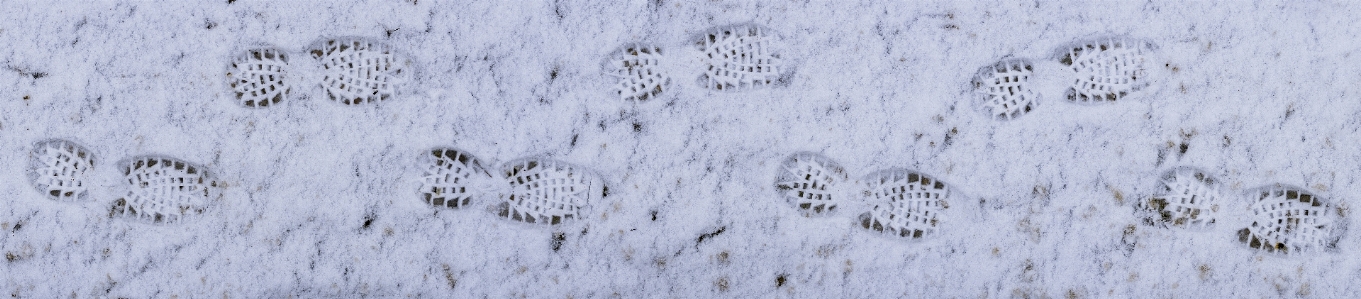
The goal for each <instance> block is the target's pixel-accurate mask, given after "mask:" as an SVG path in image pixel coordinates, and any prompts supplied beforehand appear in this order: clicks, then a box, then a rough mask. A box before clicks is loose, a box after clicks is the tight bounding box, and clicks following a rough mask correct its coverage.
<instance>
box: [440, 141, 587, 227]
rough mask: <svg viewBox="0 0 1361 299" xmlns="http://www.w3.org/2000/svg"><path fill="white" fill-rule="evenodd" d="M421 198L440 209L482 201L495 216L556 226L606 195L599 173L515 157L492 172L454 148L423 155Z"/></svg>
mask: <svg viewBox="0 0 1361 299" xmlns="http://www.w3.org/2000/svg"><path fill="white" fill-rule="evenodd" d="M420 164H421V166H422V168H424V169H425V173H424V175H423V176H422V177H421V187H420V193H421V198H422V199H424V201H425V202H426V203H427V204H430V205H432V206H435V207H439V208H448V209H463V208H466V207H470V206H477V205H482V206H485V207H486V210H487V211H488V212H490V213H492V214H494V215H496V216H498V217H501V218H506V219H510V220H513V221H518V222H525V223H537V224H548V225H554V224H561V223H564V222H567V221H569V220H572V219H577V218H581V217H582V215H583V213H582V212H583V210H584V209H586V207H587V206H588V205H589V204H590V203H591V202H596V201H599V200H600V198H603V197H604V196H605V195H606V190H607V189H606V186H605V183H604V181H603V180H601V178H600V176H599V175H596V174H595V173H593V172H591V171H590V170H587V169H585V168H582V167H580V166H577V165H573V164H570V163H567V162H563V161H558V160H553V159H546V158H520V159H515V160H512V161H509V162H506V163H504V164H503V165H502V167H501V168H500V170H499V171H497V173H496V175H493V174H492V173H491V172H488V171H487V170H486V168H484V167H483V164H482V162H481V161H480V160H478V159H477V158H475V157H473V156H472V155H469V154H467V153H466V152H464V151H462V150H458V149H454V148H437V149H433V150H431V151H430V152H429V154H428V155H422V159H421V162H420Z"/></svg>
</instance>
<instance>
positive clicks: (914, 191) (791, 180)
mask: <svg viewBox="0 0 1361 299" xmlns="http://www.w3.org/2000/svg"><path fill="white" fill-rule="evenodd" d="M775 189H776V190H779V192H780V193H781V195H782V196H783V197H784V199H785V200H786V201H787V202H788V203H789V204H790V205H792V206H794V208H795V209H797V210H798V211H800V212H802V214H803V215H804V216H809V217H824V216H831V215H837V214H838V211H843V210H847V209H848V208H849V209H850V210H851V211H852V212H851V214H853V215H855V217H856V220H857V223H859V225H860V226H861V227H862V228H864V229H868V230H871V231H874V232H879V233H884V234H887V235H893V236H898V237H902V238H908V239H921V238H924V237H929V236H933V235H935V234H937V232H938V231H939V230H940V227H941V225H942V223H941V221H942V218H943V217H942V216H941V213H942V212H943V211H944V210H945V209H947V208H949V203H948V202H949V200H950V189H949V188H948V187H947V186H946V185H945V183H944V182H941V181H939V180H936V179H935V178H932V177H931V176H928V175H925V174H922V173H919V172H916V171H910V170H906V169H900V168H891V169H885V170H881V171H877V172H874V173H870V174H868V175H865V176H864V177H863V178H861V179H859V180H852V179H851V178H850V175H849V174H848V173H847V172H846V170H845V169H843V168H842V167H841V166H840V165H839V164H837V163H836V162H835V161H832V160H831V159H830V158H827V157H824V156H822V155H819V154H816V153H809V152H799V153H795V154H793V155H790V156H789V157H788V158H786V159H785V160H784V161H783V163H781V164H780V170H779V175H778V176H777V177H776V179H775Z"/></svg>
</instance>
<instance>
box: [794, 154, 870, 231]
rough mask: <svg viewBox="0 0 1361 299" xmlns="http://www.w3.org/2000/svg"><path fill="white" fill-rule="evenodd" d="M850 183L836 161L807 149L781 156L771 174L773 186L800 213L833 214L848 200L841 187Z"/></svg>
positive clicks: (810, 214)
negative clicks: (773, 172)
mask: <svg viewBox="0 0 1361 299" xmlns="http://www.w3.org/2000/svg"><path fill="white" fill-rule="evenodd" d="M852 184H854V183H852V182H850V176H849V175H848V174H846V170H845V169H843V168H842V167H841V165H839V164H837V163H836V161H832V159H829V158H827V157H825V156H822V155H820V154H817V153H811V152H798V153H794V154H793V155H790V156H789V157H788V158H785V160H784V162H782V163H780V170H779V174H778V175H777V176H776V177H775V189H777V190H779V192H780V194H781V195H782V196H783V197H784V199H785V201H788V202H789V204H791V205H793V206H794V208H796V209H798V210H799V211H800V212H802V213H803V215H804V216H823V215H830V214H833V213H834V212H836V210H837V208H838V207H840V206H842V205H845V204H846V203H847V201H848V200H849V199H850V196H851V194H849V193H848V192H846V191H843V190H844V188H849V187H851V185H852Z"/></svg>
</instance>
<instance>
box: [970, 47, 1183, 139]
mask: <svg viewBox="0 0 1361 299" xmlns="http://www.w3.org/2000/svg"><path fill="white" fill-rule="evenodd" d="M1156 50H1157V47H1156V46H1155V45H1153V44H1152V43H1150V42H1147V41H1143V40H1139V39H1135V38H1128V37H1103V38H1096V39H1091V40H1085V41H1079V42H1074V43H1071V44H1069V45H1065V46H1063V47H1060V48H1059V49H1058V50H1057V51H1056V52H1057V54H1056V55H1054V57H1052V58H1050V59H1047V60H1046V61H1045V62H1046V63H1056V64H1058V65H1059V66H1060V67H1059V69H1061V70H1062V71H1060V72H1053V73H1044V74H1039V73H1037V72H1036V61H1033V60H1030V59H1025V58H1007V59H1003V60H1001V61H998V62H997V63H996V64H994V65H989V66H985V67H983V68H982V69H980V70H979V71H978V73H977V74H976V75H974V79H973V88H974V94H975V95H976V97H977V99H978V100H976V101H975V102H977V105H978V107H979V109H980V110H982V111H983V113H986V114H987V115H989V116H991V117H993V118H996V119H999V120H1012V119H1016V118H1019V117H1021V116H1023V115H1026V114H1028V113H1030V112H1032V111H1034V110H1035V109H1037V108H1039V107H1040V105H1041V104H1042V103H1043V102H1044V101H1043V100H1042V98H1043V97H1046V96H1053V95H1044V94H1041V93H1040V90H1039V89H1040V86H1037V85H1040V84H1039V82H1037V81H1039V80H1038V79H1047V80H1059V81H1060V82H1063V84H1064V85H1066V87H1065V91H1064V97H1065V98H1066V99H1067V100H1068V102H1072V103H1078V104H1098V103H1112V102H1116V101H1120V100H1124V99H1128V98H1132V97H1135V96H1138V95H1141V94H1142V93H1143V92H1145V91H1146V90H1147V89H1148V87H1150V85H1152V84H1154V83H1155V81H1157V78H1156V77H1158V76H1156V75H1155V74H1156V73H1157V72H1154V71H1153V68H1154V62H1153V61H1154V57H1156V53H1157V51H1156ZM1040 76H1045V77H1048V78H1039V77H1040Z"/></svg>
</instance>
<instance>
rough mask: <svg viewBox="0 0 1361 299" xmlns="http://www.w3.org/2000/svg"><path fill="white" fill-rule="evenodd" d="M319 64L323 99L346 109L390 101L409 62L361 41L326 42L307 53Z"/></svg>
mask: <svg viewBox="0 0 1361 299" xmlns="http://www.w3.org/2000/svg"><path fill="white" fill-rule="evenodd" d="M309 52H311V53H312V58H315V59H317V60H318V61H319V62H320V63H321V76H322V82H321V86H322V88H323V89H325V91H326V97H327V98H328V99H331V100H332V101H336V102H339V103H343V104H346V105H356V104H363V103H375V102H380V101H385V100H388V99H391V98H393V97H395V96H397V94H398V93H399V92H402V89H403V88H406V85H407V84H408V82H407V81H409V80H410V79H409V78H410V71H409V70H408V69H409V68H410V67H411V64H412V62H411V60H409V59H407V58H406V57H405V56H403V55H400V54H399V53H397V51H396V50H394V49H393V48H392V47H391V46H388V45H387V44H384V43H380V42H376V41H371V40H367V39H362V38H337V39H327V40H325V41H323V42H320V43H317V44H314V45H313V46H312V47H311V50H310V51H309Z"/></svg>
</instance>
